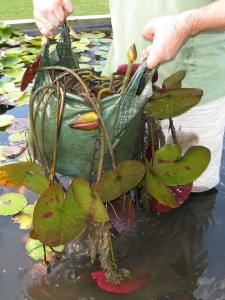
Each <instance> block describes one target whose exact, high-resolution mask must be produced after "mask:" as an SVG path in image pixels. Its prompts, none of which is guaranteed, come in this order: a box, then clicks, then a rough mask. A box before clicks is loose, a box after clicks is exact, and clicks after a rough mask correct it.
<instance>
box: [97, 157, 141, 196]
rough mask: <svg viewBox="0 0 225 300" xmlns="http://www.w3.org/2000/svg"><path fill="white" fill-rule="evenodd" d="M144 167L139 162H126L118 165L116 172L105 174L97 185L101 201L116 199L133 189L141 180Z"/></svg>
mask: <svg viewBox="0 0 225 300" xmlns="http://www.w3.org/2000/svg"><path fill="white" fill-rule="evenodd" d="M144 174H145V167H144V165H143V164H142V163H141V162H140V161H135V160H127V161H124V162H122V163H120V164H119V165H118V167H117V170H116V171H110V172H107V173H105V174H104V175H103V176H102V177H101V178H100V180H99V181H98V183H97V191H98V193H99V196H100V198H101V199H102V201H110V200H113V199H116V198H117V197H119V196H120V195H122V194H124V193H126V192H128V191H130V190H131V189H133V188H135V187H136V186H137V185H138V184H139V183H140V181H141V180H142V179H143V177H144Z"/></svg>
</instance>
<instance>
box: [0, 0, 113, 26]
mask: <svg viewBox="0 0 225 300" xmlns="http://www.w3.org/2000/svg"><path fill="white" fill-rule="evenodd" d="M72 2H73V4H74V13H73V14H72V15H74V16H75V15H76V16H84V15H98V14H108V13H109V5H108V0H95V1H93V0H85V1H81V0H73V1H72ZM32 18H33V5H32V0H22V1H18V0H8V1H5V0H0V21H1V20H19V19H32Z"/></svg>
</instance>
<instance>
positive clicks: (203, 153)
mask: <svg viewBox="0 0 225 300" xmlns="http://www.w3.org/2000/svg"><path fill="white" fill-rule="evenodd" d="M180 151H181V150H180V146H179V145H174V144H168V145H165V146H163V147H162V148H160V149H158V150H156V152H155V163H154V166H155V169H156V170H157V173H158V174H159V176H160V177H161V179H162V180H163V182H164V183H165V184H166V185H169V186H174V185H184V184H187V183H190V182H193V181H194V180H196V179H197V178H198V177H199V176H200V175H201V174H202V173H203V172H204V171H205V169H206V168H207V166H208V164H209V162H210V158H211V154H210V150H209V149H208V148H206V147H203V146H193V147H190V148H189V149H188V150H187V151H186V152H185V154H184V155H183V156H182V157H181V156H180V155H179V154H178V153H179V152H180Z"/></svg>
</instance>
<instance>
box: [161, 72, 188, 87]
mask: <svg viewBox="0 0 225 300" xmlns="http://www.w3.org/2000/svg"><path fill="white" fill-rule="evenodd" d="M185 75H186V71H184V70H180V71H177V72H176V73H174V74H172V75H170V76H169V77H168V78H166V79H165V80H164V81H163V85H162V86H163V88H165V89H179V88H181V86H182V83H181V82H182V80H183V79H184V77H185Z"/></svg>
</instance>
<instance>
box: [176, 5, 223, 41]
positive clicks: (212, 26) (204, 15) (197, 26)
mask: <svg viewBox="0 0 225 300" xmlns="http://www.w3.org/2000/svg"><path fill="white" fill-rule="evenodd" d="M179 17H180V18H185V19H186V28H185V30H187V36H193V35H196V34H198V33H199V32H203V31H221V30H225V0H218V1H215V2H213V3H211V4H209V5H207V6H204V7H201V8H197V9H192V10H189V11H185V12H183V13H181V14H180V15H179Z"/></svg>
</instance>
